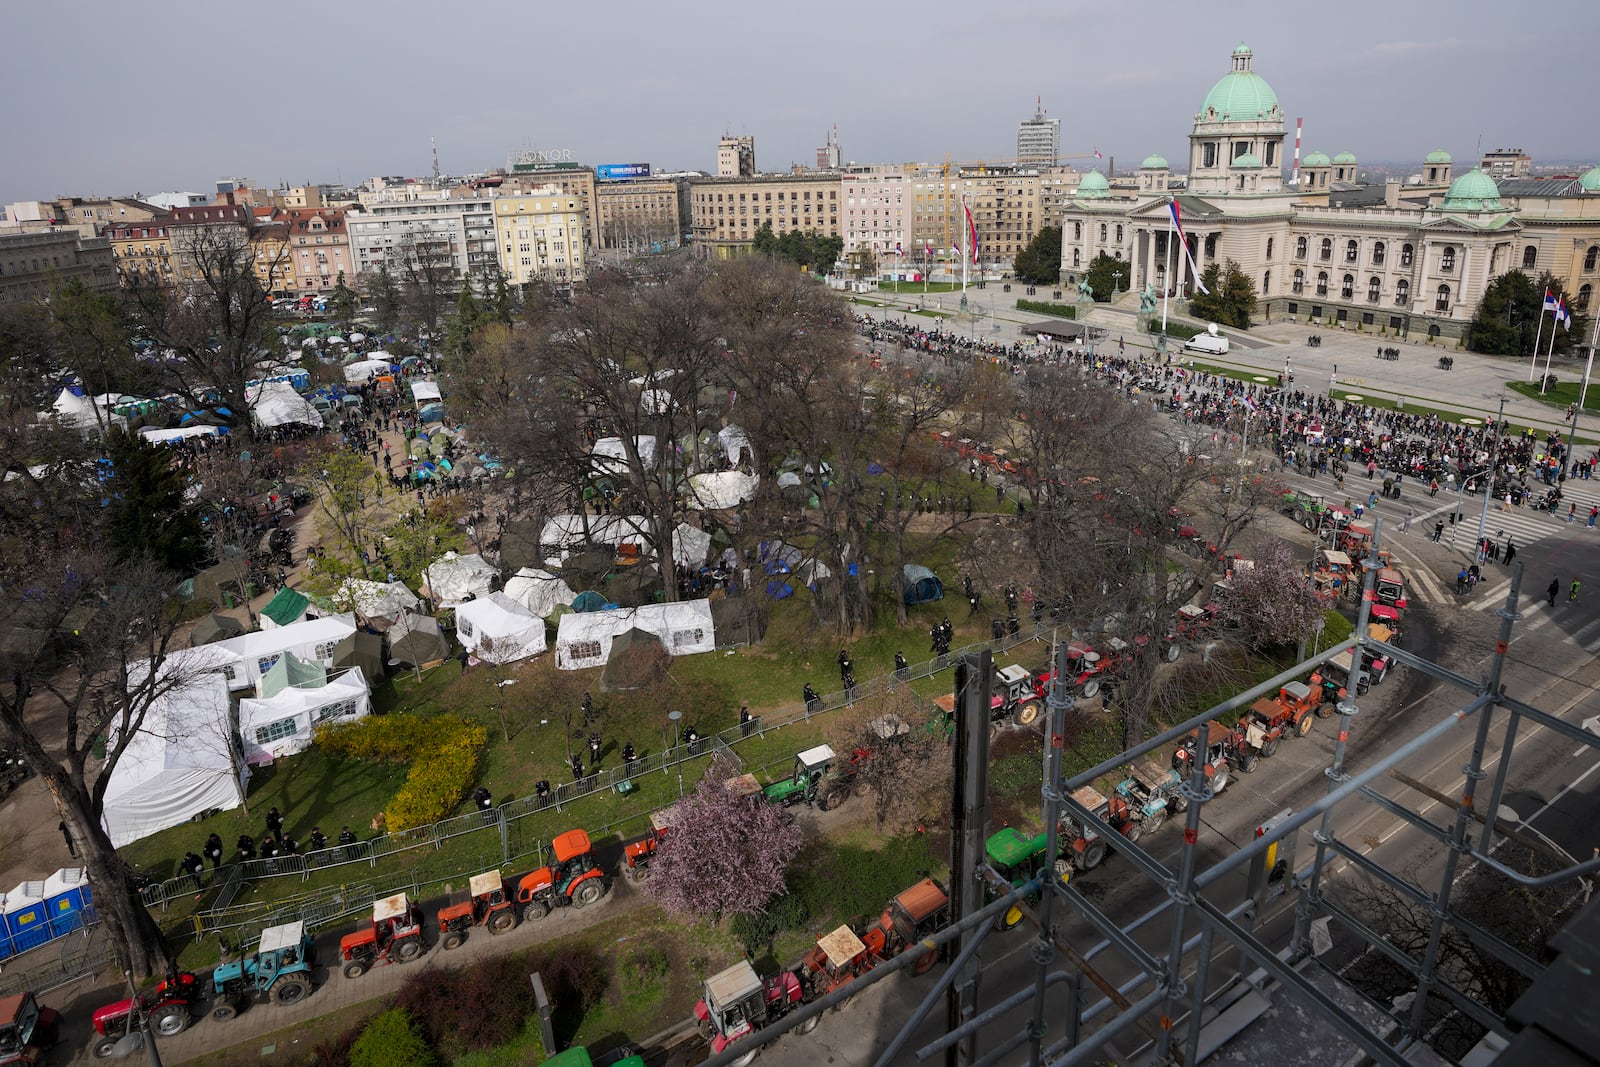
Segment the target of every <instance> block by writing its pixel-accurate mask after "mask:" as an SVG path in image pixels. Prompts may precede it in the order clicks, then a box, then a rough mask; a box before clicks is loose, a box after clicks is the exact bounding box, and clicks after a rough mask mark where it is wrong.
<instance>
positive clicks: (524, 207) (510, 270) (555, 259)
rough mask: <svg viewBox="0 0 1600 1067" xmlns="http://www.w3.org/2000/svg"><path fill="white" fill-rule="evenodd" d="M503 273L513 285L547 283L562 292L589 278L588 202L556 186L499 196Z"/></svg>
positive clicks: (496, 199) (497, 211) (497, 224)
mask: <svg viewBox="0 0 1600 1067" xmlns="http://www.w3.org/2000/svg"><path fill="white" fill-rule="evenodd" d="M493 203H494V225H495V229H496V231H497V235H498V242H499V254H500V270H501V271H502V272H503V273H504V274H505V277H506V280H507V281H508V282H510V283H512V284H513V285H524V284H526V283H528V282H531V281H538V280H543V281H548V282H550V283H551V284H553V285H555V286H556V287H558V288H563V287H566V286H570V285H571V284H572V283H574V282H580V281H582V280H583V279H584V277H585V275H586V271H587V268H588V257H587V251H588V250H587V248H586V246H585V243H584V239H583V232H584V204H583V198H582V197H581V196H578V195H576V194H574V193H570V192H567V191H565V190H563V189H561V188H560V187H559V186H556V185H546V186H543V187H540V188H536V189H533V190H531V191H529V192H526V193H512V194H509V195H502V196H497V197H494V200H493Z"/></svg>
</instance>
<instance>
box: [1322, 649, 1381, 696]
mask: <svg viewBox="0 0 1600 1067" xmlns="http://www.w3.org/2000/svg"><path fill="white" fill-rule="evenodd" d="M1317 673H1318V674H1320V675H1321V676H1322V699H1323V702H1324V703H1337V702H1338V701H1340V700H1343V699H1344V698H1345V697H1346V696H1347V695H1348V693H1349V691H1350V676H1351V675H1352V674H1354V673H1355V657H1354V656H1352V655H1351V654H1350V650H1349V649H1346V650H1345V651H1343V652H1341V653H1339V654H1338V655H1337V656H1334V657H1333V658H1332V659H1330V660H1328V661H1327V662H1326V663H1324V664H1323V665H1322V666H1321V667H1320V668H1318V671H1317ZM1369 684H1370V683H1369V680H1368V679H1367V677H1366V676H1365V675H1363V676H1362V678H1361V681H1360V684H1359V685H1357V686H1356V689H1355V695H1356V696H1362V695H1364V694H1365V693H1366V691H1367V687H1368V685H1369Z"/></svg>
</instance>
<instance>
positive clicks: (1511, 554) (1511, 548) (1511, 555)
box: [1506, 537, 1517, 567]
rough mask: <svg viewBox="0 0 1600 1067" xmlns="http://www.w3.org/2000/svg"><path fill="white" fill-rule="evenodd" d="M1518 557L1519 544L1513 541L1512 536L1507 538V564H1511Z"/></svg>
mask: <svg viewBox="0 0 1600 1067" xmlns="http://www.w3.org/2000/svg"><path fill="white" fill-rule="evenodd" d="M1516 558H1517V546H1516V545H1514V544H1512V543H1511V538H1509V537H1508V538H1506V566H1507V567H1509V566H1511V561H1512V560H1514V559H1516Z"/></svg>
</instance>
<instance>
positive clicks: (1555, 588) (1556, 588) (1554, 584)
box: [1545, 578, 1561, 608]
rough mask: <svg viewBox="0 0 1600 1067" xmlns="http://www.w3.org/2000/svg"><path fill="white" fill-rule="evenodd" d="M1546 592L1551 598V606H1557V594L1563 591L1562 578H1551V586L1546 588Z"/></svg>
mask: <svg viewBox="0 0 1600 1067" xmlns="http://www.w3.org/2000/svg"><path fill="white" fill-rule="evenodd" d="M1545 592H1546V593H1548V594H1549V598H1550V599H1549V604H1550V606H1551V607H1552V608H1553V607H1555V606H1556V594H1557V593H1559V592H1561V579H1559V578H1552V579H1550V585H1549V587H1548V588H1547V589H1545Z"/></svg>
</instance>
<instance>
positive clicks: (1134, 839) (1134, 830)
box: [1122, 823, 1144, 844]
mask: <svg viewBox="0 0 1600 1067" xmlns="http://www.w3.org/2000/svg"><path fill="white" fill-rule="evenodd" d="M1122 836H1123V837H1126V838H1127V839H1128V843H1129V844H1137V843H1138V841H1139V838H1141V837H1143V836H1144V827H1143V826H1141V825H1139V824H1138V823H1134V824H1133V825H1132V826H1130V827H1128V832H1127V833H1125V834H1123V835H1122Z"/></svg>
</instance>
